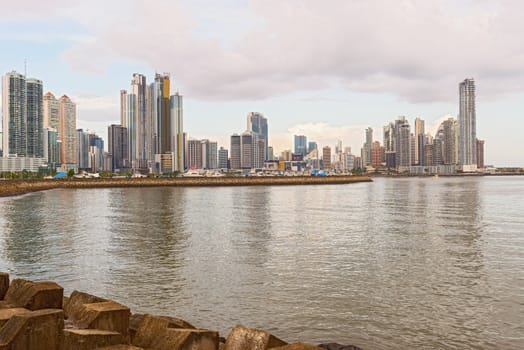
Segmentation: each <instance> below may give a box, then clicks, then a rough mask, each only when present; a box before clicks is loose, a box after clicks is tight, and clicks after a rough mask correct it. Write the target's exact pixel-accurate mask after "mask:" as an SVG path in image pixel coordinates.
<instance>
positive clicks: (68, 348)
mask: <svg viewBox="0 0 524 350" xmlns="http://www.w3.org/2000/svg"><path fill="white" fill-rule="evenodd" d="M119 344H126V339H125V338H124V336H122V334H120V333H116V332H111V331H104V330H100V329H64V345H63V348H62V350H91V349H97V348H101V347H106V346H110V345H119Z"/></svg>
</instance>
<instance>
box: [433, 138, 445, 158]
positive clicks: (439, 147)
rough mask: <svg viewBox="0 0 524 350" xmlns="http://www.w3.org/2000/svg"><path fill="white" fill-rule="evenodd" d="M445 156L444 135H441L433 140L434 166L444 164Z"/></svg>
mask: <svg viewBox="0 0 524 350" xmlns="http://www.w3.org/2000/svg"><path fill="white" fill-rule="evenodd" d="M443 154H444V140H443V137H442V134H439V135H438V136H437V137H435V138H434V139H433V156H432V158H433V159H432V160H433V162H432V165H442V164H444V163H443Z"/></svg>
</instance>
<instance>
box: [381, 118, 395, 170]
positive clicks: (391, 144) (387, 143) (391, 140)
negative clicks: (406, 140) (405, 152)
mask: <svg viewBox="0 0 524 350" xmlns="http://www.w3.org/2000/svg"><path fill="white" fill-rule="evenodd" d="M383 132H384V133H383V143H384V153H385V162H386V166H387V167H388V168H396V166H397V165H396V151H395V143H396V139H395V124H394V123H389V124H388V125H386V126H384V128H383Z"/></svg>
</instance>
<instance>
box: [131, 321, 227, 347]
mask: <svg viewBox="0 0 524 350" xmlns="http://www.w3.org/2000/svg"><path fill="white" fill-rule="evenodd" d="M139 318H140V321H139V323H138V325H136V322H137V320H138V319H139ZM133 319H134V321H133V322H132V323H135V325H134V326H133V327H135V328H136V330H135V331H134V332H135V334H134V337H133V338H132V344H133V345H135V346H138V347H142V348H147V349H155V350H170V349H177V350H185V349H188V350H190V349H191V350H193V349H195V350H197V349H198V350H217V349H218V333H217V332H214V331H208V330H203V329H194V328H180V327H179V326H180V325H186V324H187V325H189V324H188V323H186V322H185V321H184V322H183V323H182V324H180V322H179V321H180V320H179V319H174V318H171V317H165V316H152V315H141V317H138V316H135V317H134V318H133ZM191 327H192V326H191Z"/></svg>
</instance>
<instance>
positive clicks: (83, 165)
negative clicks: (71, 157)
mask: <svg viewBox="0 0 524 350" xmlns="http://www.w3.org/2000/svg"><path fill="white" fill-rule="evenodd" d="M76 133H77V136H76V142H77V147H76V150H77V152H78V155H77V159H78V169H81V170H88V169H89V134H88V133H87V132H85V131H84V130H83V129H78V130H77V131H76Z"/></svg>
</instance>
